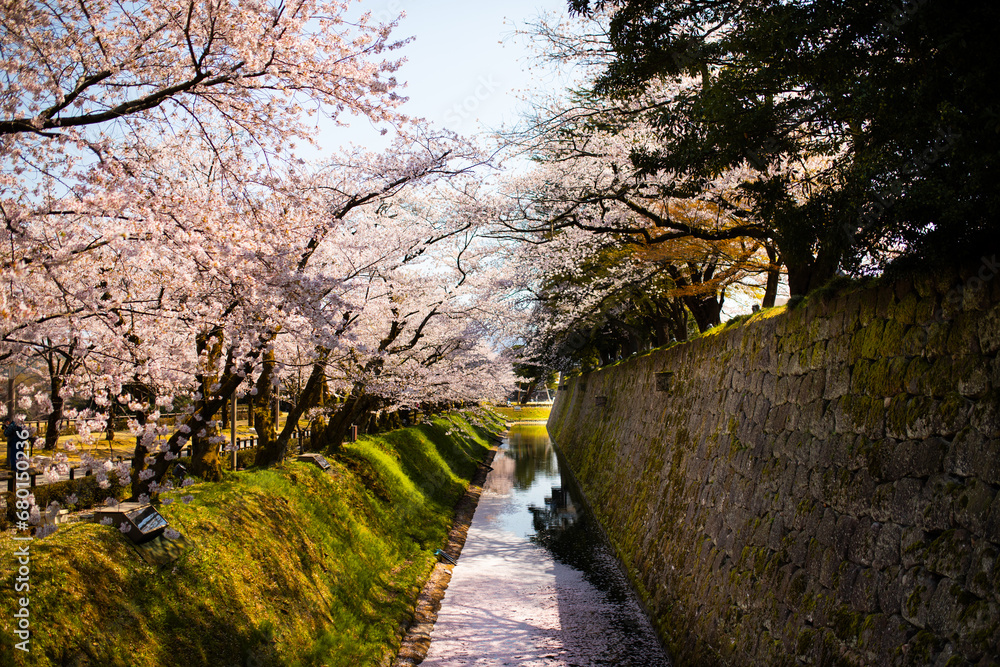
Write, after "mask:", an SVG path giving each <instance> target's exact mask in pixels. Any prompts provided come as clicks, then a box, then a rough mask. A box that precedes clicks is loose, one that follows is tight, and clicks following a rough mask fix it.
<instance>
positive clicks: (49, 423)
mask: <svg viewBox="0 0 1000 667" xmlns="http://www.w3.org/2000/svg"><path fill="white" fill-rule="evenodd" d="M62 386H63V378H62V376H61V375H57V376H56V377H54V378H52V388H51V389H50V390H49V400H50V401H52V412H50V413H49V417H48V419H47V420H46V422H45V449H54V448H55V446H56V444H57V443H58V442H59V422H61V421H62V415H63V404H64V403H65V399H63V397H62Z"/></svg>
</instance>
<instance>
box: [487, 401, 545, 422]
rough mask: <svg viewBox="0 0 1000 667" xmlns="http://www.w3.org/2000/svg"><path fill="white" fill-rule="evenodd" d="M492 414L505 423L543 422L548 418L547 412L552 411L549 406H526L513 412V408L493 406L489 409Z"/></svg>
mask: <svg viewBox="0 0 1000 667" xmlns="http://www.w3.org/2000/svg"><path fill="white" fill-rule="evenodd" d="M490 409H491V410H493V412H495V413H497V414H498V415H500V416H501V417H503V418H504V419H506V420H507V421H512V422H516V421H544V420H546V419H548V418H549V412H550V411H551V410H552V407H551V406H548V405H545V406H531V405H526V406H524V407H522V408H521V409H520V410H515V409H514V408H513V407H509V408H508V407H500V406H493V407H491V408H490Z"/></svg>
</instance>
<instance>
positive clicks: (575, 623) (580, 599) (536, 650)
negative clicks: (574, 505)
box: [422, 451, 670, 667]
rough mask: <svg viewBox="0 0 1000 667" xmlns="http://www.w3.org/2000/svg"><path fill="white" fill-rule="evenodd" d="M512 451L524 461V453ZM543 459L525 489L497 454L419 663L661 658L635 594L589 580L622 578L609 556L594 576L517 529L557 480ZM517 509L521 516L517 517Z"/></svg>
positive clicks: (550, 665) (645, 661)
mask: <svg viewBox="0 0 1000 667" xmlns="http://www.w3.org/2000/svg"><path fill="white" fill-rule="evenodd" d="M546 453H547V454H548V453H549V452H546ZM517 459H518V463H519V464H522V465H523V461H524V459H523V456H522V455H520V454H519V455H518V456H517ZM546 463H547V465H546V466H545V467H546V468H548V471H542V470H541V469H540V468H541V467H539V468H536V476H534V479H533V484H532V485H531V489H534V490H535V491H534V492H532V491H531V489H519V488H518V485H517V484H516V483H515V481H514V480H513V476H514V473H515V471H514V459H512V458H510V457H509V456H508V455H507V454H506V453H505V452H504V451H501V452H500V453H498V455H497V457H496V459H495V461H494V464H493V467H494V470H493V472H492V473H490V478H489V479H488V480H487V484H486V488H485V490H484V492H483V495H482V497H481V499H480V502H479V508H478V510H477V511H476V516H475V519H474V520H473V523H472V527H471V529H470V530H469V536H468V540H467V541H466V544H465V548H464V550H463V551H462V556H461V559H460V560H459V564H458V566H457V567H456V568H455V570H454V573H453V575H452V579H451V583H450V584H449V586H448V591H447V593H446V595H445V598H444V601H443V604H442V607H441V611H440V613H439V615H438V620H437V623H436V624H435V626H434V630H433V633H432V634H431V646H430V651H429V653H428V654H427V657H426V659H425V660H424V662H423V663H422V664H423V665H425V666H427V667H469V666H476V667H487V666H488V667H494V666H500V665H518V666H523V667H533V666H535V665H539V666H541V665H545V666H546V667H554V666H562V665H565V666H567V667H569V666H579V667H584V666H590V665H620V666H625V665H636V666H639V665H642V666H643V667H655V666H657V665H669V664H670V661H669V660H668V659H667V657H666V656H665V655H664V654H663V652H662V649H661V648H660V645H659V643H658V642H657V640H656V637H655V635H654V633H653V630H652V628H651V626H650V625H649V622H648V621H647V619H646V618H645V616H644V615H643V613H642V611H641V610H640V609H639V607H638V605H637V604H636V603H635V601H634V600H632V599H624V600H623V599H621V596H617V595H609V594H608V593H607V592H605V591H602V590H600V589H598V588H597V587H595V586H594V585H593V584H592V583H591V581H590V580H597V581H607V580H608V578H609V577H617V578H618V579H621V574H620V573H619V572H618V570H617V566H616V565H615V563H614V561H613V560H612V559H611V557H610V555H605V557H604V558H600V559H598V562H597V567H599V568H600V569H602V570H604V571H602V572H600V573H597V575H598V576H597V577H596V578H595V576H594V575H595V573H594V572H588V573H587V574H586V575H585V574H584V572H582V571H580V570H578V569H575V568H574V567H571V566H570V565H567V564H565V563H563V562H560V561H559V560H557V559H556V558H555V557H554V556H553V554H552V552H550V551H549V550H548V549H547V548H545V547H543V546H540V545H539V544H538V543H537V541H532V540H531V539H529V537H528V536H527V535H526V534H523V533H530V532H531V531H530V530H527V531H526V530H524V527H525V525H527V526H530V525H531V523H530V517H531V514H530V512H529V510H528V504H529V502H528V499H529V497H531V496H537V493H538V490H539V489H540V490H541V492H542V493H544V492H545V491H546V490H548V489H551V487H552V486H557V487H558V486H559V485H560V484H561V482H560V480H559V476H558V472H555V475H554V476H553V475H552V474H551V472H554V471H552V468H551V465H552V463H551V462H549V461H547V462H546ZM544 472H549V473H550V474H544ZM546 485H548V489H546V488H545V487H546ZM522 512H523V513H524V514H526V515H527V516H528V519H527V520H524V519H522V520H518V515H519V514H520V513H522ZM519 533H522V534H519ZM594 541H595V542H596V541H597V538H596V536H595V537H594ZM588 579H590V580H588ZM619 583H622V582H619ZM619 588H620V587H619ZM615 598H617V599H615Z"/></svg>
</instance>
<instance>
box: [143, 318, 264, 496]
mask: <svg viewBox="0 0 1000 667" xmlns="http://www.w3.org/2000/svg"><path fill="white" fill-rule="evenodd" d="M274 335H275V333H274V332H270V333H268V334H267V335H265V336H263V337H262V338H261V339H260V340H259V341H258V342H257V344H256V346H255V347H254V348H253V350H252V352H251V353H250V354H249V355H248V356H247V358H246V360H245V361H243V362H242V363H241V364H240V371H241V372H240V373H237V372H236V370H237V369H236V367H235V365H234V367H233V368H227V369H226V370H225V372H224V373H223V376H222V378H221V379H220V380H219V389H218V391H217V392H216V393H215V395H214V396H212V397H207V396H204V395H203V396H202V398H201V399H199V400H198V401H196V402H195V407H194V412H193V414H192V415H191V416H189V417H188V418H187V419H185V420H184V422H183V425H185V426H187V427H188V428H192V429H193V428H194V427H195V425H196V424H200V423H203V422H205V421H207V420H209V419H212V418H213V417H214V416H215V413H216V412H218V411H219V409H220V408H221V407H222V404H223V403H225V401H226V399H227V398H229V397H230V396H232V395H233V393H234V392H235V391H236V390H237V389H238V388H239V386H240V385H241V384H243V381H244V379H245V375H246V374H247V373H250V372H251V371H252V370H253V360H254V359H256V358H257V357H258V356H259V355H260V354H261V353H262V352H263V350H264V347H265V346H266V345H267V344H268V343H270V341H271V340H273V339H274ZM182 437H184V436H183V434H182V433H181V432H180V431H179V430H176V431H174V434H173V435H171V436H170V440H168V441H167V446H166V452H161V453H160V454H157V455H156V460H155V461H154V462H153V464H152V465H151V466H149V469H150V470H152V471H153V475H152V476H151V477H149V478H148V479H145V480H140V479H139V472H141V471H140V470H139V469H138V468H137V469H135V471H134V472H135V475H134V476H133V477H132V495H133V496H134V497H138V496H140V495H142V494H143V493H149V487H150V484H152V483H153V482H159V481H160V480H162V479H163V476H164V475H166V474H167V470H168V469H169V468H170V461H169V460H168V459H167V457H166V453H167V452H169V453H171V454H173V455H174V456H176V455H177V454H179V453H180V450H181V438H182Z"/></svg>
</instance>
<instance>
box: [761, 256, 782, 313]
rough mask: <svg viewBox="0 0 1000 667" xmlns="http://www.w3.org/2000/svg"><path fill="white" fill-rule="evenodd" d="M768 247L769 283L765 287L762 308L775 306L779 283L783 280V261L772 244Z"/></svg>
mask: <svg viewBox="0 0 1000 667" xmlns="http://www.w3.org/2000/svg"><path fill="white" fill-rule="evenodd" d="M765 248H766V249H767V260H768V263H769V265H768V267H767V285H766V286H765V287H764V300H763V301H762V302H761V304H760V307H761V308H773V307H774V302H775V300H776V299H777V298H778V283H779V282H780V281H781V262H780V261H779V259H778V251H777V250H775V249H774V248H772V247H771V246H765Z"/></svg>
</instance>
